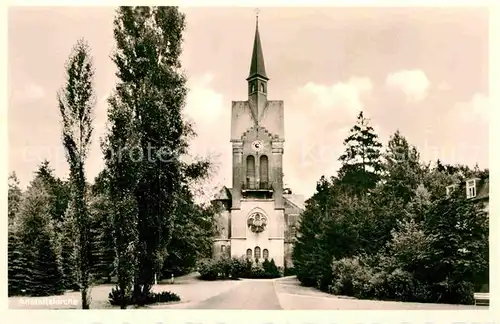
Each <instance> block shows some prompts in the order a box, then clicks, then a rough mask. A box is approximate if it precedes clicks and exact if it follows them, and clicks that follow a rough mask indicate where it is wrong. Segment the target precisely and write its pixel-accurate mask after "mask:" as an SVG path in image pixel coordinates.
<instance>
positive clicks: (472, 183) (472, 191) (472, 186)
mask: <svg viewBox="0 0 500 324" xmlns="http://www.w3.org/2000/svg"><path fill="white" fill-rule="evenodd" d="M466 190H467V198H474V197H476V179H472V180H467V183H466Z"/></svg>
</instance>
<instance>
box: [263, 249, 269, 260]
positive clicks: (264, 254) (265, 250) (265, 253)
mask: <svg viewBox="0 0 500 324" xmlns="http://www.w3.org/2000/svg"><path fill="white" fill-rule="evenodd" d="M262 256H263V257H264V260H267V259H269V251H268V250H267V249H264V251H262Z"/></svg>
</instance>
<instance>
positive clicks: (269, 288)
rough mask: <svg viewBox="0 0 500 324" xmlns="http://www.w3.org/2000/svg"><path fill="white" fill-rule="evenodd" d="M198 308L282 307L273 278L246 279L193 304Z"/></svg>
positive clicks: (264, 308)
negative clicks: (223, 291) (218, 293)
mask: <svg viewBox="0 0 500 324" xmlns="http://www.w3.org/2000/svg"><path fill="white" fill-rule="evenodd" d="M188 308H196V309H247V310H255V309H259V310H272V309H281V306H280V303H279V301H278V297H277V296H276V291H275V288H274V281H273V280H255V279H254V280H245V281H244V282H242V283H240V284H239V285H237V286H235V287H234V288H232V289H230V290H229V291H227V292H225V293H222V294H220V295H217V296H214V297H211V298H209V299H206V300H204V301H202V302H199V303H196V304H191V305H189V307H188Z"/></svg>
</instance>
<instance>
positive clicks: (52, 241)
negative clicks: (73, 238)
mask: <svg viewBox="0 0 500 324" xmlns="http://www.w3.org/2000/svg"><path fill="white" fill-rule="evenodd" d="M53 222H54V221H53V219H52V217H51V215H50V196H49V195H48V193H47V192H46V191H45V188H44V184H43V180H42V179H40V177H35V179H34V180H33V181H32V183H31V184H30V186H29V187H28V189H27V191H26V194H25V196H24V198H23V201H22V203H21V207H20V210H19V224H18V225H19V239H20V241H21V246H22V247H23V249H22V251H23V252H24V256H25V258H26V260H27V264H26V271H27V277H28V278H27V279H26V281H25V282H26V285H25V287H26V293H27V294H28V295H34V296H47V295H54V294H58V293H61V292H62V288H63V287H62V282H61V271H60V268H59V262H58V261H59V260H58V255H57V252H56V251H57V241H56V240H57V235H56V233H55V230H54V225H53Z"/></svg>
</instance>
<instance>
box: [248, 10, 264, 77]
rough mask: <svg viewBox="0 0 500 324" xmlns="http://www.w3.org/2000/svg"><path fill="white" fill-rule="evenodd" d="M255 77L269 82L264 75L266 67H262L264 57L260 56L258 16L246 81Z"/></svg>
mask: <svg viewBox="0 0 500 324" xmlns="http://www.w3.org/2000/svg"><path fill="white" fill-rule="evenodd" d="M255 77H261V78H263V79H265V80H269V78H268V77H267V75H266V66H265V65H264V55H263V54H262V45H261V43H260V35H259V16H257V17H256V24H255V38H254V41H253V52H252V61H251V64H250V74H249V76H248V78H247V80H248V81H250V79H252V78H255Z"/></svg>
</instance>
